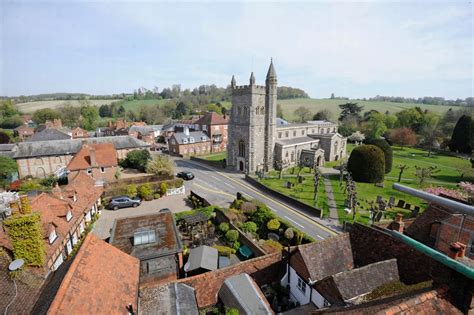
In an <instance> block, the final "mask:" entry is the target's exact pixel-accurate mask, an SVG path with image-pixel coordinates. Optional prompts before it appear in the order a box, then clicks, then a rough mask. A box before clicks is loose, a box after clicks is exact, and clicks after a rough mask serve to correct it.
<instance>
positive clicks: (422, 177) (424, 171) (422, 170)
mask: <svg viewBox="0 0 474 315" xmlns="http://www.w3.org/2000/svg"><path fill="white" fill-rule="evenodd" d="M438 172H440V170H439V169H438V167H437V166H430V167H419V166H415V176H416V177H418V179H419V182H418V185H419V186H420V187H423V185H424V184H425V181H426V180H427V179H428V178H430V177H431V176H432V175H433V174H435V173H438Z"/></svg>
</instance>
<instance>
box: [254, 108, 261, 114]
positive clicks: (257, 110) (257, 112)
mask: <svg viewBox="0 0 474 315" xmlns="http://www.w3.org/2000/svg"><path fill="white" fill-rule="evenodd" d="M259 109H260V107H258V106H257V108H256V109H255V115H258V114H260V110H259Z"/></svg>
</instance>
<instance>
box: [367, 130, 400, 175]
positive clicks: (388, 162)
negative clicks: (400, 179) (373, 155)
mask: <svg viewBox="0 0 474 315" xmlns="http://www.w3.org/2000/svg"><path fill="white" fill-rule="evenodd" d="M365 144H372V145H376V146H377V147H379V148H380V149H381V150H382V151H383V154H384V157H385V174H388V173H390V171H391V170H392V163H393V151H392V147H391V146H390V144H388V142H387V141H386V140H384V139H368V140H366V141H365Z"/></svg>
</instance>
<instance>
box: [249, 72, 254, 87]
mask: <svg viewBox="0 0 474 315" xmlns="http://www.w3.org/2000/svg"><path fill="white" fill-rule="evenodd" d="M250 85H255V76H254V75H253V72H252V74H251V75H250Z"/></svg>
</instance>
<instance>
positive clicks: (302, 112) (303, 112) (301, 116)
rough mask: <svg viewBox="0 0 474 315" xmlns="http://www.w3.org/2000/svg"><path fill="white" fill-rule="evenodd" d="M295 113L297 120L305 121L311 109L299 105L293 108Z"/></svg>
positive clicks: (308, 117)
mask: <svg viewBox="0 0 474 315" xmlns="http://www.w3.org/2000/svg"><path fill="white" fill-rule="evenodd" d="M295 115H296V116H297V117H298V121H299V122H305V121H307V120H309V119H310V118H311V111H310V110H309V109H308V108H307V107H305V106H300V107H298V108H297V109H296V110H295Z"/></svg>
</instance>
